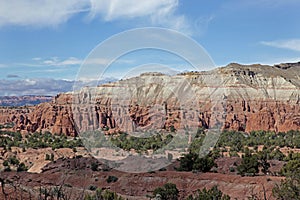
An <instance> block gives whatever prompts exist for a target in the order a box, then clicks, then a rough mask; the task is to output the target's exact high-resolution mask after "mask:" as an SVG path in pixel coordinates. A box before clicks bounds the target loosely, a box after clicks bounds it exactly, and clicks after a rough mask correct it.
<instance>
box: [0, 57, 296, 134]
mask: <svg viewBox="0 0 300 200" xmlns="http://www.w3.org/2000/svg"><path fill="white" fill-rule="evenodd" d="M299 77H300V63H286V64H280V65H275V66H268V65H259V64H257V65H240V64H236V63H232V64H229V65H227V66H226V67H221V68H217V69H214V70H211V71H206V72H187V73H182V74H177V75H175V76H169V75H164V74H160V73H145V74H141V75H140V76H138V77H134V78H129V79H125V80H120V81H117V82H113V83H107V84H103V85H99V86H95V87H84V88H82V89H80V90H78V91H73V92H69V93H64V94H59V95H57V96H56V97H55V98H54V99H53V101H51V102H48V103H41V104H39V105H36V106H31V107H19V108H14V109H13V108H5V107H3V108H1V110H0V113H1V114H0V123H1V124H3V123H10V122H13V123H14V127H13V130H15V131H21V132H35V131H37V132H40V131H41V132H44V131H50V132H51V133H55V134H65V135H71V136H75V135H77V134H78V132H79V131H84V130H95V129H101V128H102V129H103V128H104V129H106V130H108V133H113V132H114V131H120V130H123V131H132V130H136V129H147V128H148V129H149V127H150V128H153V129H157V128H158V129H159V128H162V129H170V128H175V129H177V130H179V129H181V128H183V127H184V126H191V127H198V126H199V127H204V128H213V127H220V128H221V129H229V130H238V131H245V132H251V131H254V130H270V131H276V132H285V131H289V130H300V114H299V113H300V112H299V99H300V90H299V88H300V81H299Z"/></svg>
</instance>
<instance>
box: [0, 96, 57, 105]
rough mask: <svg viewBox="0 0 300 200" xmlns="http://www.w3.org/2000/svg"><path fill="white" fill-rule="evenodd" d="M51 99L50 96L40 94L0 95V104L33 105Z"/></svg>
mask: <svg viewBox="0 0 300 200" xmlns="http://www.w3.org/2000/svg"><path fill="white" fill-rule="evenodd" d="M52 99H53V97H52V96H41V95H38V96H37V95H24V96H0V106H25V105H30V106H33V105H37V104H40V103H44V102H49V101H51V100H52Z"/></svg>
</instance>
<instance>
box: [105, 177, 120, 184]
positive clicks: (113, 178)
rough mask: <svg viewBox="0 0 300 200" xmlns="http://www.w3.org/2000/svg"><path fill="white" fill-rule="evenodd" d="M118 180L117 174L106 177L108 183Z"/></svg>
mask: <svg viewBox="0 0 300 200" xmlns="http://www.w3.org/2000/svg"><path fill="white" fill-rule="evenodd" d="M117 180H118V177H115V176H108V178H107V179H106V182H107V183H114V182H116V181H117Z"/></svg>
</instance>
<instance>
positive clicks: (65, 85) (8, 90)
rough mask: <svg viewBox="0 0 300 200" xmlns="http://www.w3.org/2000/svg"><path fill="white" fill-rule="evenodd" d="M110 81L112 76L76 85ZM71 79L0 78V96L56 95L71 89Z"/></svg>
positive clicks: (93, 84)
mask: <svg viewBox="0 0 300 200" xmlns="http://www.w3.org/2000/svg"><path fill="white" fill-rule="evenodd" d="M110 81H116V79H113V78H103V79H101V80H99V81H98V80H97V81H90V82H77V83H76V84H77V85H81V86H82V87H83V86H95V85H98V84H102V83H107V82H110ZM74 83H75V81H73V80H56V79H51V78H35V79H17V80H16V79H13V80H7V79H0V96H12V95H14V96H21V95H51V96H53V95H56V94H58V93H61V92H69V91H72V90H73V85H74Z"/></svg>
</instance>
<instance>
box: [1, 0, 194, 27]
mask: <svg viewBox="0 0 300 200" xmlns="http://www.w3.org/2000/svg"><path fill="white" fill-rule="evenodd" d="M178 1H179V0H142V1H141V0H90V1H87V0H71V1H70V0H60V1H59V2H57V1H53V0H22V1H19V0H2V1H0V26H5V25H21V26H28V25H31V26H42V27H43V26H56V25H59V24H62V23H64V22H66V21H68V20H69V19H70V18H71V17H73V16H75V15H77V14H78V13H82V12H85V13H86V15H87V16H89V18H90V19H97V18H101V19H102V20H104V21H114V20H131V19H144V20H146V21H147V22H149V23H150V25H158V26H164V27H168V28H173V29H177V30H181V31H183V30H188V29H189V25H188V22H187V20H186V18H185V16H184V15H178V14H176V13H175V12H176V10H177V8H178ZM149 23H147V24H146V25H149Z"/></svg>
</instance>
